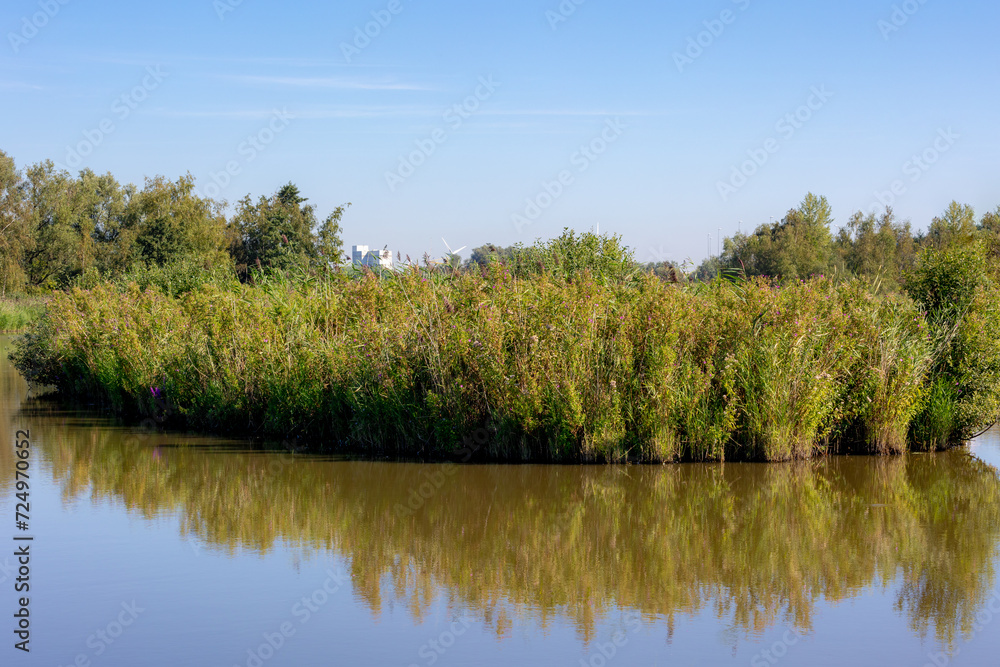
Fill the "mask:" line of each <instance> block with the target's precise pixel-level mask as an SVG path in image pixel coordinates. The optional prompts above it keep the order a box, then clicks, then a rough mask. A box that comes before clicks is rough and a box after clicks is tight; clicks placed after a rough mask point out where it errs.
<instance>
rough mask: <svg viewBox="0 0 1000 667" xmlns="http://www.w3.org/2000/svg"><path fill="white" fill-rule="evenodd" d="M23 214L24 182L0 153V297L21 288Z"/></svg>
mask: <svg viewBox="0 0 1000 667" xmlns="http://www.w3.org/2000/svg"><path fill="white" fill-rule="evenodd" d="M26 213H27V211H26V208H25V197H24V179H23V177H22V175H21V172H20V171H18V169H17V166H16V165H15V164H14V160H13V159H11V158H10V157H9V156H8V155H7V154H6V153H4V152H3V151H0V296H6V295H7V292H8V291H20V290H21V289H23V288H24V285H25V279H26V274H25V271H24V254H25V251H26V249H28V248H29V247H30V243H31V233H30V229H29V227H28V219H27V215H26Z"/></svg>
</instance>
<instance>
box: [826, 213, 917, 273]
mask: <svg viewBox="0 0 1000 667" xmlns="http://www.w3.org/2000/svg"><path fill="white" fill-rule="evenodd" d="M834 247H835V249H836V251H837V253H838V255H839V256H840V258H841V259H842V261H843V262H844V266H845V268H846V269H847V270H848V271H850V272H851V273H853V274H854V275H856V276H870V277H871V276H880V277H881V279H882V281H883V284H885V286H886V287H887V288H889V289H896V288H898V286H899V284H900V280H901V279H902V275H903V273H904V272H905V271H907V270H909V269H910V268H912V267H913V263H914V259H915V253H916V244H915V242H914V240H913V233H912V231H911V228H910V223H909V221H904V222H897V221H896V216H895V213H893V210H892V209H891V208H886V209H885V212H884V213H883V214H882V215H881V216H878V217H876V215H875V214H874V213H871V214H869V215H867V216H865V215H864V214H863V213H861V212H860V211H859V212H857V213H855V214H854V215H853V216H851V219H850V220H849V221H848V223H847V225H846V226H845V227H844V228H842V229H841V230H840V232H839V233H838V234H837V239H836V241H835V243H834Z"/></svg>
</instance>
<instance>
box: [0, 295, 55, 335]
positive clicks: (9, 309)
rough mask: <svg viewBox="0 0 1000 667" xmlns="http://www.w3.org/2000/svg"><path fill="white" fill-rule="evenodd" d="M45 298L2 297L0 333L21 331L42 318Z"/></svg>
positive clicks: (0, 300)
mask: <svg viewBox="0 0 1000 667" xmlns="http://www.w3.org/2000/svg"><path fill="white" fill-rule="evenodd" d="M44 312H45V300H44V299H41V298H0V333H19V332H22V331H25V330H27V329H28V328H29V327H30V326H31V325H32V324H34V323H35V322H36V321H38V320H39V319H41V317H42V314H43V313H44Z"/></svg>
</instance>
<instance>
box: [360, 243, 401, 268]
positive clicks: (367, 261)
mask: <svg viewBox="0 0 1000 667" xmlns="http://www.w3.org/2000/svg"><path fill="white" fill-rule="evenodd" d="M351 260H352V262H353V264H354V266H358V267H360V266H367V267H368V268H370V269H379V268H381V269H390V270H391V269H392V251H391V250H388V249H386V248H383V249H382V250H369V249H368V246H366V245H356V246H352V248H351Z"/></svg>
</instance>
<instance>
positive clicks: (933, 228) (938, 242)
mask: <svg viewBox="0 0 1000 667" xmlns="http://www.w3.org/2000/svg"><path fill="white" fill-rule="evenodd" d="M978 231H979V230H978V229H977V228H976V212H975V210H974V209H973V208H972V207H971V206H966V205H962V204H959V203H958V202H956V201H953V202H951V203H950V204H949V205H948V209H947V210H946V211H945V212H944V214H943V215H941V216H940V217H937V218H934V219H933V220H932V221H931V225H930V228H928V230H927V236H925V237H924V246H925V247H930V248H935V249H937V250H943V249H944V248H949V247H967V246H969V245H971V244H973V243H975V242H976V239H977V238H978V236H979V234H978Z"/></svg>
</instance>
